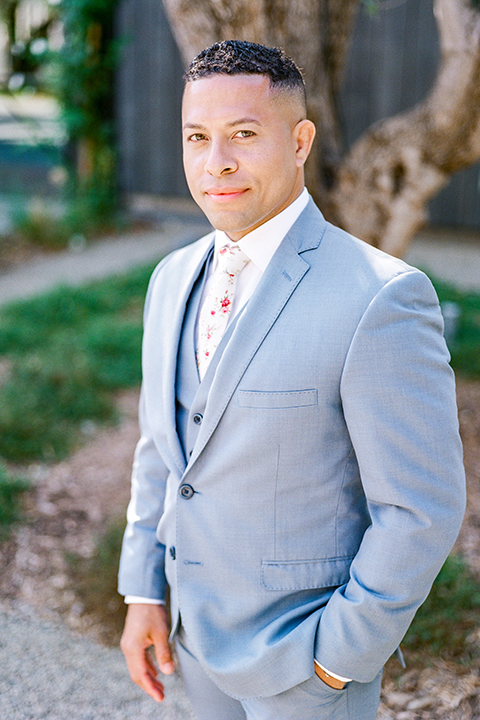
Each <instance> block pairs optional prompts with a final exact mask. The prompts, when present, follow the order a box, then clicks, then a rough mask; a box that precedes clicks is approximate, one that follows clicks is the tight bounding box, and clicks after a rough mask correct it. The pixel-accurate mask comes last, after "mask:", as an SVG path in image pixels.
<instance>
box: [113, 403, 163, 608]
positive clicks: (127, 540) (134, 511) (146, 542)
mask: <svg viewBox="0 0 480 720" xmlns="http://www.w3.org/2000/svg"><path fill="white" fill-rule="evenodd" d="M139 420H140V430H141V438H140V440H139V442H138V444H137V447H136V450H135V457H134V462H133V472H132V491H131V498H130V502H129V505H128V510H127V527H126V530H125V534H124V538H123V544H122V552H121V556H120V568H119V586H118V591H119V593H120V594H121V595H134V596H137V597H145V598H151V599H152V600H162V601H163V600H165V590H166V580H165V572H164V561H165V546H164V545H162V544H161V543H159V541H158V540H157V536H156V530H157V525H158V523H159V521H160V518H161V515H162V513H163V507H164V501H165V488H166V481H167V477H168V470H167V467H166V465H165V463H164V462H163V460H162V458H161V457H160V455H159V453H158V450H157V448H156V446H155V443H154V441H153V439H152V437H151V434H150V432H149V428H148V423H147V420H146V417H145V411H144V398H143V391H142V394H141V397H140V408H139Z"/></svg>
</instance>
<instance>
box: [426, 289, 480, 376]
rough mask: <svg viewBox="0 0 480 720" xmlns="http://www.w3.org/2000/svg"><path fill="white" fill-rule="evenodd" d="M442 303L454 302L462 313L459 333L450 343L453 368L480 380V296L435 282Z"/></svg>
mask: <svg viewBox="0 0 480 720" xmlns="http://www.w3.org/2000/svg"><path fill="white" fill-rule="evenodd" d="M434 285H435V289H436V291H437V294H438V297H439V300H440V303H445V302H453V303H455V304H456V305H457V306H458V309H459V311H460V315H459V321H458V331H457V334H456V337H455V339H454V341H453V342H451V343H450V347H449V349H450V352H451V355H452V367H453V368H454V369H455V371H456V372H458V373H460V374H461V375H464V376H465V377H472V378H474V377H476V378H480V294H479V293H474V292H462V291H461V290H457V289H456V288H455V287H453V286H452V285H448V284H447V283H443V282H441V281H439V280H434Z"/></svg>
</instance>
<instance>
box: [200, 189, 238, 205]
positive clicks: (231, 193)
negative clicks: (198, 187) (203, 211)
mask: <svg viewBox="0 0 480 720" xmlns="http://www.w3.org/2000/svg"><path fill="white" fill-rule="evenodd" d="M246 192H247V190H246V189H244V188H235V187H224V188H208V189H207V190H205V195H206V196H207V197H208V198H209V199H210V200H213V202H215V203H224V202H229V201H230V200H235V199H236V198H238V197H240V196H241V195H244V194H245V193H246Z"/></svg>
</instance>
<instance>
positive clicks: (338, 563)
mask: <svg viewBox="0 0 480 720" xmlns="http://www.w3.org/2000/svg"><path fill="white" fill-rule="evenodd" d="M353 558H354V555H349V556H347V557H340V558H331V559H329V560H299V561H296V562H269V561H264V562H262V585H263V587H264V588H266V589H267V590H309V589H313V588H329V587H338V586H339V585H343V584H344V583H346V582H348V580H349V577H350V575H349V569H350V565H351V563H352V560H353Z"/></svg>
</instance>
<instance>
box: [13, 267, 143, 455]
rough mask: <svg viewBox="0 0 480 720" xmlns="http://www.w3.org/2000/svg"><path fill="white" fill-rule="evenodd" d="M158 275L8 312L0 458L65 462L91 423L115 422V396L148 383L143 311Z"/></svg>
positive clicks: (63, 292) (68, 292) (95, 286)
mask: <svg viewBox="0 0 480 720" xmlns="http://www.w3.org/2000/svg"><path fill="white" fill-rule="evenodd" d="M151 271H152V267H151V266H149V267H144V268H140V269H136V270H134V271H132V272H131V273H129V274H128V275H126V276H122V277H113V278H109V279H106V280H103V281H101V282H95V283H90V284H88V285H85V286H84V287H81V288H66V287H65V288H60V289H58V290H55V291H54V292H51V293H48V294H46V295H43V296H40V297H37V298H35V299H34V300H27V301H22V302H15V303H12V304H11V305H9V306H7V307H5V308H3V309H2V310H1V312H0V356H4V358H7V359H8V361H9V363H10V370H9V373H8V377H7V380H6V381H5V382H4V383H3V384H2V385H1V386H0V456H1V457H3V458H5V459H7V460H11V461H15V462H18V461H26V460H32V459H40V460H58V459H60V458H62V457H65V456H66V455H67V454H68V453H69V452H70V451H71V450H72V448H73V447H74V446H75V444H76V443H77V442H78V439H79V438H80V437H81V432H80V428H81V426H82V423H83V422H85V421H86V420H93V421H95V422H114V421H115V419H116V414H115V404H114V397H113V394H114V392H115V391H116V390H119V389H121V388H126V387H132V386H135V385H138V384H139V383H140V379H141V358H140V354H141V337H142V308H143V302H144V297H145V292H146V287H147V283H148V278H149V276H150V274H151Z"/></svg>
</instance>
